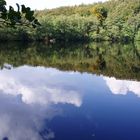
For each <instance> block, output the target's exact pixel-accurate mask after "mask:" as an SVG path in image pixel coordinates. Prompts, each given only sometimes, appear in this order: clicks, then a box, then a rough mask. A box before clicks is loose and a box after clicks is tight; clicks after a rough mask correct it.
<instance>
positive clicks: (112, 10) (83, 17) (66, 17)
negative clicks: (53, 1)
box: [0, 0, 140, 42]
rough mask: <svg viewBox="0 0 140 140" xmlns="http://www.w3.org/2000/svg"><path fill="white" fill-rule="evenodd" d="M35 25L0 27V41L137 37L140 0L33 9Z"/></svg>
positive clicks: (139, 30)
mask: <svg viewBox="0 0 140 140" xmlns="http://www.w3.org/2000/svg"><path fill="white" fill-rule="evenodd" d="M35 16H36V18H37V19H38V20H39V22H40V23H41V26H39V27H37V28H35V29H34V28H30V27H28V26H20V27H16V28H10V27H9V28H8V27H2V28H1V27H0V33H1V34H0V40H28V41H30V40H40V41H42V40H44V41H46V42H48V41H50V40H52V41H53V40H56V41H64V42H69V41H74V42H75V41H104V40H108V41H112V42H120V41H122V42H131V41H135V40H140V0H108V1H106V2H104V3H101V2H100V3H94V4H90V5H79V6H72V7H60V8H56V9H51V10H49V9H45V10H41V11H35Z"/></svg>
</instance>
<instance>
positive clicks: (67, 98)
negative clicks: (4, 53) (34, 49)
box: [0, 66, 82, 140]
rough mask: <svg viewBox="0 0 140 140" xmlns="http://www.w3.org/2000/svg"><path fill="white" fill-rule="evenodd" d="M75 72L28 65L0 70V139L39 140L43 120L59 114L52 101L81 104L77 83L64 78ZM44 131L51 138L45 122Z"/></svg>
mask: <svg viewBox="0 0 140 140" xmlns="http://www.w3.org/2000/svg"><path fill="white" fill-rule="evenodd" d="M79 75H80V74H78V73H75V75H74V76H73V75H72V74H71V73H65V72H61V71H58V70H56V69H52V68H48V69H46V68H44V67H29V66H22V67H18V68H12V69H11V70H8V69H3V70H0V139H3V138H4V137H8V138H9V140H19V139H22V140H28V139H30V140H41V139H42V138H41V136H40V135H39V132H41V131H42V130H43V126H44V121H45V120H46V119H52V118H53V117H54V116H56V115H62V113H63V110H62V109H61V108H59V107H57V108H55V107H54V106H53V105H54V104H71V105H74V106H76V107H80V106H81V104H82V95H81V94H80V93H81V92H80V93H79V90H80V89H77V87H78V84H79V82H78V81H77V80H76V81H75V82H72V83H70V82H69V81H68V77H69V78H72V79H73V80H75V79H74V78H75V76H76V77H78V76H79ZM65 77H66V78H65ZM73 77H74V78H73ZM72 79H71V80H72ZM77 79H78V78H77ZM79 88H80V87H79ZM45 131H46V132H45V133H44V131H43V135H44V137H45V138H46V139H47V140H50V139H52V138H54V137H55V133H54V132H53V131H52V130H50V129H49V128H48V129H46V125H45Z"/></svg>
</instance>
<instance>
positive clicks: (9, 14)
mask: <svg viewBox="0 0 140 140" xmlns="http://www.w3.org/2000/svg"><path fill="white" fill-rule="evenodd" d="M16 5H17V9H18V10H17V11H15V10H14V8H13V7H12V6H9V9H8V10H7V9H6V1H5V0H0V25H1V26H13V27H15V25H32V26H33V27H36V26H37V25H40V24H39V22H38V20H37V19H36V18H35V17H34V11H32V10H31V9H30V8H29V7H25V5H21V7H20V6H19V4H16Z"/></svg>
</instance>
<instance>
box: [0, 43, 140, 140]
mask: <svg viewBox="0 0 140 140" xmlns="http://www.w3.org/2000/svg"><path fill="white" fill-rule="evenodd" d="M0 67H1V69H0V139H1V140H104V139H105V140H132V139H134V140H140V133H139V130H140V47H139V45H138V44H128V45H126V44H125V45H122V44H109V43H107V42H106V43H102V44H100V43H98V44H94V43H91V44H69V45H66V44H65V45H64V44H59V45H58V44H57V45H50V46H46V45H44V44H35V43H34V44H20V43H8V44H7V43H1V44H0Z"/></svg>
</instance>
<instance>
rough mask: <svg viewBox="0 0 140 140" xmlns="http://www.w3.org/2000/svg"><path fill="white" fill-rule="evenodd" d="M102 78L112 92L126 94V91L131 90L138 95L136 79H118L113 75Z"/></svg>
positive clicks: (139, 83) (139, 90)
mask: <svg viewBox="0 0 140 140" xmlns="http://www.w3.org/2000/svg"><path fill="white" fill-rule="evenodd" d="M103 79H104V80H105V81H106V84H107V86H108V87H109V89H110V90H111V92H112V93H113V94H122V95H126V94H127V93H128V92H133V93H134V94H136V95H137V96H138V97H140V82H138V81H128V80H118V79H116V78H114V77H112V78H109V77H103Z"/></svg>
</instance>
